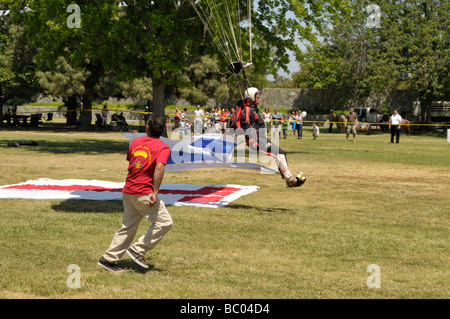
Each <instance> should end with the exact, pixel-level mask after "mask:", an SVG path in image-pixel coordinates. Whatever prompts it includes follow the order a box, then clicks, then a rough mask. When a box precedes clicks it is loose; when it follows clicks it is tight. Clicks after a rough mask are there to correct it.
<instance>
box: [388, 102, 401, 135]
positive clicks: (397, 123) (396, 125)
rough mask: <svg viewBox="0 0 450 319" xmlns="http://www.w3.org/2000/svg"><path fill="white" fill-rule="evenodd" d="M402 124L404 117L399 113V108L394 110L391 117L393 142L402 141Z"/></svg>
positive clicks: (390, 126)
mask: <svg viewBox="0 0 450 319" xmlns="http://www.w3.org/2000/svg"><path fill="white" fill-rule="evenodd" d="M401 126H402V117H401V116H400V114H398V111H397V110H394V114H392V115H391V117H390V118H389V129H390V130H391V143H394V136H395V141H396V142H397V143H399V142H400V128H401Z"/></svg>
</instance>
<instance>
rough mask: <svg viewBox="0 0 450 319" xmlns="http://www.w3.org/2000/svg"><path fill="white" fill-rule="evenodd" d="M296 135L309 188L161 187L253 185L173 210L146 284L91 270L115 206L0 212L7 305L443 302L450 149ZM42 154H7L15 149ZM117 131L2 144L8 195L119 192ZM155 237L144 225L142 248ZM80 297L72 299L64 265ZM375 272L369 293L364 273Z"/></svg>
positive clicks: (441, 142)
mask: <svg viewBox="0 0 450 319" xmlns="http://www.w3.org/2000/svg"><path fill="white" fill-rule="evenodd" d="M304 133H305V134H304V138H303V139H302V140H300V141H299V140H297V139H296V138H294V137H292V136H291V135H289V137H288V139H287V140H281V142H280V146H281V147H282V148H283V149H285V150H286V151H287V153H288V162H289V164H290V166H291V168H292V170H293V171H295V172H298V171H303V172H304V173H305V175H306V176H307V178H308V179H307V182H306V184H305V185H304V186H302V187H301V188H298V189H287V188H285V186H284V183H283V181H282V180H281V178H280V176H279V175H262V174H259V173H255V172H254V171H250V170H232V169H217V168H207V169H202V170H195V171H186V172H177V173H166V174H165V177H164V182H171V183H189V184H226V183H228V184H240V185H257V186H259V187H260V189H259V190H258V191H257V192H255V193H252V194H249V195H247V196H245V197H242V198H240V199H238V200H236V201H234V202H232V203H231V204H230V205H228V206H226V207H223V208H219V209H210V208H198V207H175V206H169V208H168V209H169V212H170V213H171V215H172V218H173V220H174V227H173V228H172V230H171V231H170V232H169V233H168V235H167V236H166V237H165V238H164V239H163V240H162V242H161V243H160V244H159V245H158V246H157V247H156V249H155V250H154V251H153V252H151V253H149V254H148V255H147V259H148V262H149V263H150V265H151V267H150V270H149V271H146V272H145V271H141V270H140V269H139V266H136V265H135V264H134V263H133V262H132V261H131V260H130V259H129V258H128V256H126V257H124V259H123V260H122V261H121V262H120V265H121V266H123V267H125V268H126V271H125V272H123V273H121V274H111V273H109V272H107V271H105V270H103V269H102V268H100V267H98V266H97V261H98V259H99V258H100V256H101V255H102V254H103V253H104V251H105V249H106V248H107V247H108V246H109V244H110V242H111V239H112V236H113V234H114V232H115V231H116V230H118V229H119V227H120V225H121V211H122V203H121V202H120V201H107V202H98V201H76V200H16V199H0V215H1V220H2V222H1V223H0V256H1V257H0V272H1V275H0V298H108V299H109V298H206V299H210V298H263V299H266V298H275V299H285V298H287V299H303V298H314V299H315V298H433V299H435V298H449V297H450V288H449V287H450V269H449V267H448V265H449V261H450V258H449V257H450V254H449V253H450V251H449V248H450V245H449V226H450V222H449V217H450V208H449V207H450V178H449V177H450V143H447V140H446V136H444V135H442V134H441V135H433V134H429V135H422V136H411V137H407V136H405V135H402V136H401V141H400V144H398V145H395V144H390V143H389V138H390V136H389V135H387V134H377V135H370V136H368V135H359V136H358V137H357V140H356V143H353V142H345V135H343V134H327V133H321V134H320V136H319V139H318V140H316V141H313V140H312V137H311V134H310V131H309V129H305V132H304ZM21 139H26V140H31V139H32V140H36V141H38V143H39V146H36V147H25V146H21V147H19V148H8V147H6V143H7V141H9V140H21ZM127 146H128V141H127V140H126V139H125V138H123V137H122V135H121V134H120V133H116V132H86V133H82V132H70V131H66V132H56V131H12V130H9V131H6V130H4V131H0V151H1V153H0V160H1V162H2V174H1V175H0V185H7V184H15V183H20V182H24V181H26V180H30V179H36V178H42V177H47V178H54V179H67V178H82V179H99V180H107V181H116V182H122V181H124V179H125V176H126V167H127V162H126V160H125V155H126V150H127ZM148 226H149V224H148V223H147V222H146V221H143V222H142V224H141V226H140V230H139V231H138V235H140V234H142V233H143V232H145V231H146V229H147V228H148ZM72 264H75V265H78V266H79V269H80V271H81V288H69V287H68V285H67V279H68V277H69V276H70V275H71V273H69V272H67V267H68V266H69V265H72ZM371 264H376V265H378V266H379V267H380V270H381V288H372V289H369V288H368V286H367V278H368V277H369V275H370V273H368V272H367V267H368V266H369V265H371Z"/></svg>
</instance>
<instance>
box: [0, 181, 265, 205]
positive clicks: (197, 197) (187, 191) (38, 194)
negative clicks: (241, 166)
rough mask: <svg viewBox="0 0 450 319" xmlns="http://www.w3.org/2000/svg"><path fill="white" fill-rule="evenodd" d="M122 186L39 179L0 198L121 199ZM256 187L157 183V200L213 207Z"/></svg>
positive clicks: (0, 190)
mask: <svg viewBox="0 0 450 319" xmlns="http://www.w3.org/2000/svg"><path fill="white" fill-rule="evenodd" d="M123 186H124V183H116V182H108V181H99V180H85V179H64V180H54V179H48V178H39V179H37V180H29V181H26V182H24V183H20V184H15V185H5V186H0V198H22V199H85V200H122V188H123ZM258 189H259V187H258V186H240V185H192V184H169V183H167V184H164V183H163V184H161V187H160V190H159V195H158V197H159V198H160V199H162V200H163V201H164V203H165V204H166V205H175V206H198V207H211V208H217V207H222V206H225V205H228V204H229V203H231V202H232V201H234V200H236V199H238V198H239V197H241V196H245V195H247V194H250V193H253V192H256V191H257V190H258Z"/></svg>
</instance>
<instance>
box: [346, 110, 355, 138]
mask: <svg viewBox="0 0 450 319" xmlns="http://www.w3.org/2000/svg"><path fill="white" fill-rule="evenodd" d="M346 119H347V135H346V138H345V141H348V136H349V135H350V132H351V133H352V134H353V142H355V141H356V125H358V114H356V113H355V112H354V111H353V108H352V107H351V108H350V112H349V113H348V114H347V115H346Z"/></svg>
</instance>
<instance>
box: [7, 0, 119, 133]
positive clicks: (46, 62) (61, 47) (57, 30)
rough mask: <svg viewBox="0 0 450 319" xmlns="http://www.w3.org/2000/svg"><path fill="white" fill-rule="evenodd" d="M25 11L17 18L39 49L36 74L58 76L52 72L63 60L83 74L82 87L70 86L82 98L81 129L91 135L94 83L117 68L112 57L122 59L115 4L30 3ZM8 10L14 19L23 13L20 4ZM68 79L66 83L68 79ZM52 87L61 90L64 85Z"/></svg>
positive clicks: (106, 0)
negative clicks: (86, 130) (116, 26)
mask: <svg viewBox="0 0 450 319" xmlns="http://www.w3.org/2000/svg"><path fill="white" fill-rule="evenodd" d="M27 5H28V7H29V8H31V9H28V10H27V11H28V13H27V14H21V15H20V14H17V15H16V16H15V18H16V19H17V21H18V23H20V24H21V25H23V26H24V29H25V34H26V35H27V37H28V39H29V40H30V41H32V42H33V44H34V45H35V46H36V47H37V48H38V53H37V54H36V55H35V56H34V61H35V63H36V65H37V67H38V69H39V70H41V71H42V72H53V73H55V74H56V73H58V72H59V73H60V74H61V70H59V71H58V70H56V68H57V67H58V65H59V66H61V63H59V64H56V63H55V61H60V62H61V61H63V60H64V61H65V62H66V63H67V65H70V68H71V69H73V70H74V72H75V73H78V74H83V81H82V82H81V83H77V82H74V83H72V84H73V85H78V86H79V87H78V88H77V89H76V91H78V92H83V93H82V94H81V98H82V101H83V107H84V112H83V116H82V121H81V127H82V128H83V129H89V128H90V126H91V121H92V99H93V97H94V96H95V94H96V92H97V91H98V83H99V82H100V80H101V79H102V77H103V76H104V75H105V72H106V70H108V69H109V68H112V67H113V66H114V67H115V68H119V66H117V65H115V60H114V56H115V54H116V52H119V54H120V49H119V48H118V46H117V42H116V41H115V33H114V25H115V23H116V18H117V16H118V6H117V3H116V1H114V0H103V1H87V0H80V1H77V4H73V3H72V1H69V0H48V1H38V0H29V1H27ZM10 8H11V10H12V11H14V12H16V13H18V12H20V11H23V1H20V2H19V3H18V2H13V3H11V5H10ZM118 49H119V50H118ZM111 52H113V53H114V54H112V53H111ZM45 74H47V75H48V73H45ZM41 75H42V74H41ZM66 76H67V77H68V78H70V75H69V74H66ZM53 84H54V85H57V84H64V81H59V82H53ZM63 89H64V88H63V87H62V88H61V90H63Z"/></svg>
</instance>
